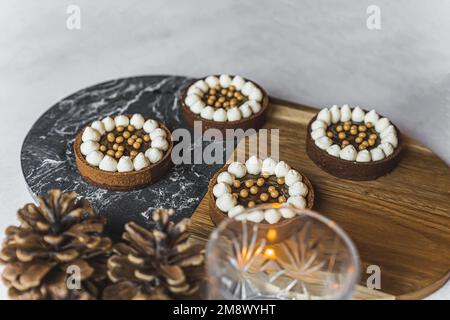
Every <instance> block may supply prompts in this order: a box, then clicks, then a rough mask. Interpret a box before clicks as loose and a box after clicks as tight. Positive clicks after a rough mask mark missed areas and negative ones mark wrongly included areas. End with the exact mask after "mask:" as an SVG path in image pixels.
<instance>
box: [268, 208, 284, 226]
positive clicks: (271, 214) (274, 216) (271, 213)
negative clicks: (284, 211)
mask: <svg viewBox="0 0 450 320" xmlns="http://www.w3.org/2000/svg"><path fill="white" fill-rule="evenodd" d="M264 219H266V221H267V222H268V223H270V224H274V223H277V222H278V221H280V219H281V213H280V212H278V210H276V209H267V210H266V211H265V212H264Z"/></svg>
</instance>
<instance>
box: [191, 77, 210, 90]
mask: <svg viewBox="0 0 450 320" xmlns="http://www.w3.org/2000/svg"><path fill="white" fill-rule="evenodd" d="M193 85H194V86H195V87H197V88H199V89H200V90H201V91H203V92H206V91H208V89H209V86H208V84H207V83H206V82H205V81H204V80H203V79H200V80H197V81H196V82H194V84H193Z"/></svg>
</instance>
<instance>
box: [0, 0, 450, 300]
mask: <svg viewBox="0 0 450 320" xmlns="http://www.w3.org/2000/svg"><path fill="white" fill-rule="evenodd" d="M69 4H78V5H79V6H80V9H81V29H80V30H74V31H70V30H68V29H67V28H66V18H67V16H68V15H67V14H66V8H67V6H68V5H69ZM371 4H375V5H378V6H379V7H380V9H381V27H382V28H381V30H377V31H371V30H368V29H367V28H366V19H367V14H366V8H367V6H368V5H371ZM449 10H450V1H448V0H432V1H425V0H396V1H392V0H376V1H372V0H370V1H369V0H341V1H335V0H302V1H299V0H279V1H271V0H249V1H239V0H228V1H222V2H218V1H214V2H212V1H207V0H192V1H183V0H173V1H165V0H152V1H145V0H128V1H119V0H95V1H92V0H77V1H72V0H46V1H35V0H21V1H17V0H2V1H0V30H1V33H0V48H1V50H0V109H1V117H0V121H2V126H3V132H5V135H4V138H3V142H2V143H3V144H2V146H3V147H2V156H1V157H0V177H1V178H2V182H1V183H0V212H2V214H1V216H0V230H2V229H4V228H5V227H6V226H7V225H9V224H11V223H14V222H15V221H16V219H15V213H16V210H17V208H19V207H21V206H22V205H24V204H25V203H27V202H29V201H31V197H30V195H29V194H28V192H25V190H26V184H25V182H24V179H23V176H22V173H21V169H20V148H21V143H22V141H23V140H24V138H25V135H26V134H27V133H28V130H29V129H30V128H31V126H32V125H33V123H34V122H35V121H36V119H37V118H38V117H39V116H40V115H42V114H43V113H44V112H45V111H46V110H47V109H48V108H49V106H51V105H53V104H54V103H55V102H57V101H59V100H61V99H62V98H63V97H65V96H67V95H69V94H71V93H73V92H76V91H77V90H79V89H80V88H84V87H86V86H89V85H92V84H95V83H100V82H102V81H106V80H109V79H117V78H122V77H128V76H131V75H139V74H179V75H187V76H192V77H197V76H202V75H205V74H210V73H221V72H229V73H232V74H242V75H245V76H247V77H249V78H251V79H254V80H255V81H256V82H258V83H259V84H261V85H262V86H263V87H264V88H265V89H267V91H268V92H269V94H271V95H273V96H275V97H279V98H283V99H287V100H292V101H295V102H299V103H305V104H310V105H313V106H317V107H320V106H329V105H331V104H334V103H337V104H343V103H352V104H360V105H361V106H363V107H365V108H371V107H373V108H376V109H378V110H379V111H380V112H381V113H382V114H385V115H387V116H389V117H390V118H391V119H392V120H393V121H394V122H395V123H396V124H397V125H398V126H399V127H400V129H401V131H402V132H403V133H405V134H408V135H410V136H413V137H414V138H416V139H418V140H419V141H421V142H422V143H423V144H425V145H427V146H429V147H430V148H431V149H433V150H434V151H435V152H437V153H438V154H440V156H441V157H442V158H444V159H445V160H446V161H447V163H450V143H449V141H450V130H449V128H448V123H450V92H449V90H450V19H448V12H449ZM411 192H414V190H411ZM426 267H427V266H424V268H426ZM4 297H5V295H4V290H0V298H4ZM432 297H434V298H447V299H449V298H450V284H447V286H446V287H445V288H444V289H442V290H440V291H439V292H438V293H436V294H435V295H433V296H432Z"/></svg>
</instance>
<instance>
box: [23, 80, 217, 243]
mask: <svg viewBox="0 0 450 320" xmlns="http://www.w3.org/2000/svg"><path fill="white" fill-rule="evenodd" d="M189 81H191V79H188V78H184V77H178V76H142V77H132V78H124V79H118V80H113V81H108V82H104V83H101V84H97V85H94V86H91V87H88V88H86V89H83V90H80V91H78V92H76V93H74V94H72V95H70V96H68V97H67V98H64V99H63V100H61V101H59V102H58V103H56V104H55V105H53V106H52V107H51V108H50V109H49V110H48V111H47V112H45V113H44V114H43V115H42V116H41V117H40V118H39V119H38V120H37V121H36V123H35V124H34V125H33V127H32V128H31V130H30V131H29V133H28V135H27V136H26V138H25V140H24V142H23V146H22V152H21V162H22V171H23V175H24V177H25V180H26V183H27V184H28V187H29V189H30V191H31V193H32V194H33V196H34V197H35V198H36V195H39V194H45V193H46V192H47V191H48V190H49V189H52V188H59V189H62V190H64V191H76V192H77V193H79V194H80V195H82V196H84V197H86V198H87V199H89V200H90V201H91V202H92V204H93V205H94V207H95V209H96V210H97V212H99V213H100V214H102V215H106V216H107V217H108V227H107V231H109V232H110V233H111V235H113V236H118V235H119V234H121V232H122V227H123V224H124V223H126V222H128V221H131V220H132V221H136V222H137V223H140V224H141V225H143V224H150V223H151V221H149V218H150V216H149V214H150V213H151V212H152V210H153V209H154V208H158V207H165V208H174V209H176V219H177V220H179V219H181V218H183V217H189V216H191V215H192V213H193V212H194V210H195V208H196V207H197V205H198V204H199V202H200V200H201V199H202V198H203V196H204V194H205V193H206V191H207V186H208V183H209V180H210V178H211V176H212V175H213V173H214V172H215V171H217V170H218V169H219V168H220V167H221V165H220V164H215V165H206V164H194V165H191V164H182V165H177V166H174V167H173V168H172V169H171V170H170V171H169V172H168V173H167V174H166V175H165V176H164V177H163V178H162V179H161V180H159V181H157V182H156V183H154V184H152V185H150V186H148V187H146V188H144V189H140V190H134V191H125V192H124V191H111V190H106V189H99V188H97V187H95V186H93V185H90V184H89V183H87V182H86V181H84V180H83V179H82V178H81V176H80V175H79V174H78V170H77V167H76V164H75V158H74V154H73V151H72V145H73V142H74V139H75V136H76V134H77V132H78V131H79V130H80V129H81V128H82V127H83V126H84V125H86V124H89V123H91V122H92V121H94V120H97V119H102V118H104V117H105V116H108V115H115V114H123V113H141V114H142V115H143V116H144V117H145V118H154V119H158V120H161V121H163V122H164V123H165V124H166V125H167V127H168V128H169V129H170V130H172V131H173V130H175V129H177V128H184V124H183V120H182V117H181V109H180V105H179V93H180V90H181V89H182V87H183V86H184V85H186V84H187V83H188V82H189ZM198 143H202V142H201V141H200V142H197V143H196V144H197V145H198ZM193 146H194V141H193V140H192V143H191V148H192V150H193V148H194V147H193Z"/></svg>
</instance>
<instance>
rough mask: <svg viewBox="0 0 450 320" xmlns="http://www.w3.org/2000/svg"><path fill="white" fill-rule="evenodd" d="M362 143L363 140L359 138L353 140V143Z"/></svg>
mask: <svg viewBox="0 0 450 320" xmlns="http://www.w3.org/2000/svg"><path fill="white" fill-rule="evenodd" d="M362 141H363V138H361V137H357V138H356V139H355V142H356V143H361V142H362Z"/></svg>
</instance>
